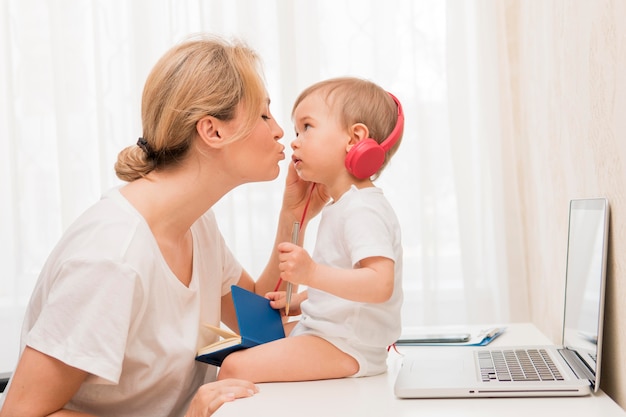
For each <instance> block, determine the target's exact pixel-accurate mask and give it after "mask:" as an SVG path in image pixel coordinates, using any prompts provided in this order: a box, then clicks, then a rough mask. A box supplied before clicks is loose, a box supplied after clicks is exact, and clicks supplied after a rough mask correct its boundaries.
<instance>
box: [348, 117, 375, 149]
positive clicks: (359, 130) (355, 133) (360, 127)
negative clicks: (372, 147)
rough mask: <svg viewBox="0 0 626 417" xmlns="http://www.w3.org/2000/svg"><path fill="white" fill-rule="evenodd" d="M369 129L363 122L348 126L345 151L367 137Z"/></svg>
mask: <svg viewBox="0 0 626 417" xmlns="http://www.w3.org/2000/svg"><path fill="white" fill-rule="evenodd" d="M369 134H370V131H369V129H368V128H367V126H365V125H364V124H363V123H355V124H353V125H352V127H351V128H350V141H349V142H348V146H347V147H346V152H349V151H350V149H351V148H352V147H353V146H354V145H356V144H357V143H359V142H360V141H362V140H363V139H367V138H369Z"/></svg>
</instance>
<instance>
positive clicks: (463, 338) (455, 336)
mask: <svg viewBox="0 0 626 417" xmlns="http://www.w3.org/2000/svg"><path fill="white" fill-rule="evenodd" d="M471 336H472V335H471V334H469V333H433V334H421V335H407V336H403V337H402V338H400V339H399V340H398V341H397V342H396V345H419V344H428V343H463V342H467V341H469V340H470V337H471Z"/></svg>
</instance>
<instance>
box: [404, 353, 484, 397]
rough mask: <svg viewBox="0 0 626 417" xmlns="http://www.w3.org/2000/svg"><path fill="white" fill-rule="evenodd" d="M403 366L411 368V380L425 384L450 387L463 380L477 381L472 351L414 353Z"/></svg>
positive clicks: (406, 359)
mask: <svg viewBox="0 0 626 417" xmlns="http://www.w3.org/2000/svg"><path fill="white" fill-rule="evenodd" d="M403 366H410V368H411V370H410V372H409V373H410V374H411V379H412V380H413V381H423V382H424V384H426V385H428V386H431V387H435V386H442V387H443V386H448V385H450V384H451V383H454V384H458V383H459V382H462V381H463V380H465V379H467V380H469V381H475V375H476V373H475V366H474V359H473V354H472V350H471V349H467V348H454V347H443V348H441V349H429V350H428V351H425V352H423V353H414V354H413V353H412V354H411V356H410V357H407V358H405V362H404V365H403Z"/></svg>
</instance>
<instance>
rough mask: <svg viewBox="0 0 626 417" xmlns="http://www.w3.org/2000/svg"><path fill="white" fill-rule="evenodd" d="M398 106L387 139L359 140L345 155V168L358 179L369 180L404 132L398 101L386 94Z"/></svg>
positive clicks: (400, 107) (402, 114)
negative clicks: (396, 114) (381, 140)
mask: <svg viewBox="0 0 626 417" xmlns="http://www.w3.org/2000/svg"><path fill="white" fill-rule="evenodd" d="M388 94H389V95H390V96H391V98H392V99H393V101H395V102H396V105H397V106H398V120H397V121H396V126H395V127H394V128H393V130H392V131H391V133H390V134H389V136H388V137H387V139H385V140H384V141H383V142H382V143H378V142H376V141H375V140H374V139H372V138H367V139H363V140H360V141H359V142H358V143H357V144H356V145H354V146H353V147H352V148H351V149H350V151H349V152H348V154H347V155H346V168H347V169H348V171H349V172H350V173H351V174H352V175H354V176H355V177H357V178H359V179H364V178H369V177H371V176H372V175H374V174H375V173H376V171H378V170H379V169H380V167H382V166H383V162H385V153H386V152H387V151H388V150H389V149H391V147H392V146H393V145H394V144H395V143H396V142H397V141H398V139H400V136H402V131H403V130H404V112H403V111H402V105H401V104H400V101H399V100H398V99H397V98H396V97H395V96H394V95H393V94H391V93H388Z"/></svg>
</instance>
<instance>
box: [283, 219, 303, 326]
mask: <svg viewBox="0 0 626 417" xmlns="http://www.w3.org/2000/svg"><path fill="white" fill-rule="evenodd" d="M299 234H300V222H293V229H292V230H291V243H293V244H294V245H297V244H298V236H299ZM292 291H293V284H292V283H291V282H287V304H286V305H285V316H289V304H291V292H292Z"/></svg>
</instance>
